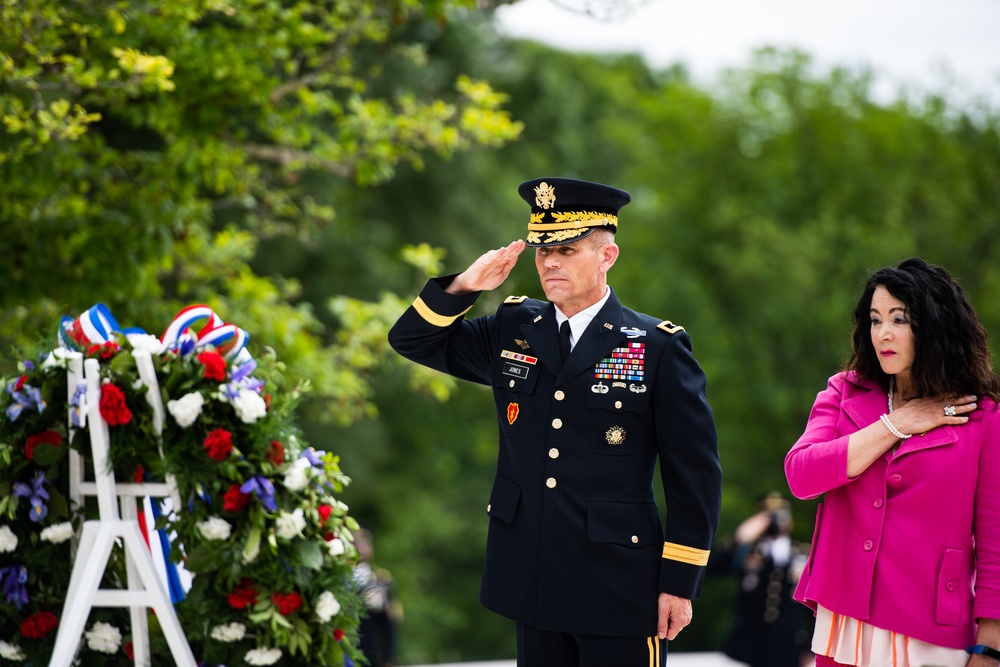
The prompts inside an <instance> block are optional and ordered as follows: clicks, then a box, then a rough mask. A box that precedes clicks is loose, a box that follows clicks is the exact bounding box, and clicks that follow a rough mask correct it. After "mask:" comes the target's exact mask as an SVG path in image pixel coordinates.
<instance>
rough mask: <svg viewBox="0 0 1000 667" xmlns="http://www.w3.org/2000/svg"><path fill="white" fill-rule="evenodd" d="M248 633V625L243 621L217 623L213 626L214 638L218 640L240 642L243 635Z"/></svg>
mask: <svg viewBox="0 0 1000 667" xmlns="http://www.w3.org/2000/svg"><path fill="white" fill-rule="evenodd" d="M246 633H247V626H245V625H243V624H242V623H236V622H233V623H227V624H226V625H217V626H215V627H214V628H212V639H214V640H215V641H218V642H226V643H230V642H238V641H239V640H241V639H243V636H244V635H246Z"/></svg>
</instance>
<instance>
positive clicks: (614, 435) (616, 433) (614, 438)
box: [604, 426, 625, 445]
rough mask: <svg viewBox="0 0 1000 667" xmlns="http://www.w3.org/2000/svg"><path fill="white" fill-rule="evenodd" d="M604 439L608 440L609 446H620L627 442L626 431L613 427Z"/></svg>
mask: <svg viewBox="0 0 1000 667" xmlns="http://www.w3.org/2000/svg"><path fill="white" fill-rule="evenodd" d="M604 437H606V438H607V439H608V444H609V445H620V444H622V443H623V442H625V429H623V428H622V427H621V426H612V427H611V428H609V429H608V430H607V432H606V433H605V434H604Z"/></svg>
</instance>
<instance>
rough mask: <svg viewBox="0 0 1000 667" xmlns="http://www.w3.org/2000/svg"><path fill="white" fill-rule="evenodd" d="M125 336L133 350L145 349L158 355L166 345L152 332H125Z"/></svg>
mask: <svg viewBox="0 0 1000 667" xmlns="http://www.w3.org/2000/svg"><path fill="white" fill-rule="evenodd" d="M125 337H126V338H128V342H129V344H130V345H131V346H132V349H133V350H136V351H142V350H147V351H148V352H149V353H150V354H152V355H154V356H155V355H158V354H160V353H161V352H163V350H164V348H166V345H164V344H163V343H161V342H160V339H159V338H157V337H156V336H154V335H152V334H147V333H127V334H125Z"/></svg>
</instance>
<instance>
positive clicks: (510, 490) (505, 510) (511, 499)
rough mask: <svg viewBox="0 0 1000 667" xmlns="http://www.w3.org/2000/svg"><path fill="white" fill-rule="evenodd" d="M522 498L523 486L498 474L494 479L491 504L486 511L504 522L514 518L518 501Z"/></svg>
mask: <svg viewBox="0 0 1000 667" xmlns="http://www.w3.org/2000/svg"><path fill="white" fill-rule="evenodd" d="M520 499H521V487H519V486H518V485H517V484H515V483H514V482H512V481H510V480H509V479H507V478H506V477H500V476H499V475H497V477H496V479H495V480H494V481H493V491H492V492H491V493H490V505H489V507H488V508H487V510H486V512H487V514H489V515H490V516H491V517H492V518H494V519H500V520H501V521H503V522H504V523H508V524H509V523H511V522H512V521H513V520H514V512H516V511H517V503H518V501H519V500H520Z"/></svg>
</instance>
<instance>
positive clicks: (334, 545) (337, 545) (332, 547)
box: [326, 537, 344, 558]
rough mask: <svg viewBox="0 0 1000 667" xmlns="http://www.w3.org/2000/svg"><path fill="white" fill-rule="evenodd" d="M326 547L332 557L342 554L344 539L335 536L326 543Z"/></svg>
mask: <svg viewBox="0 0 1000 667" xmlns="http://www.w3.org/2000/svg"><path fill="white" fill-rule="evenodd" d="M326 548H327V549H328V550H329V551H330V555H331V556H333V557H334V558H336V557H337V556H342V555H344V540H342V539H340V538H339V537H335V538H333V539H332V540H330V541H329V542H327V543H326Z"/></svg>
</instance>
